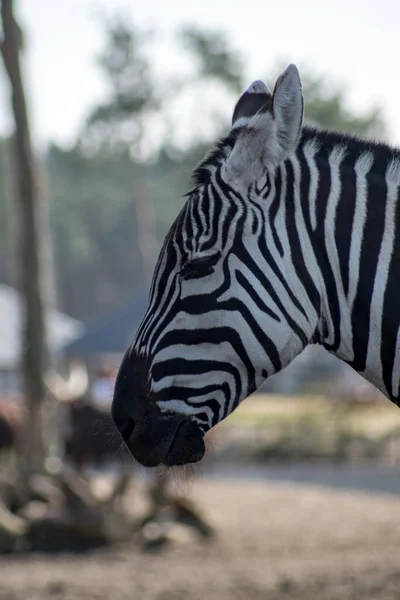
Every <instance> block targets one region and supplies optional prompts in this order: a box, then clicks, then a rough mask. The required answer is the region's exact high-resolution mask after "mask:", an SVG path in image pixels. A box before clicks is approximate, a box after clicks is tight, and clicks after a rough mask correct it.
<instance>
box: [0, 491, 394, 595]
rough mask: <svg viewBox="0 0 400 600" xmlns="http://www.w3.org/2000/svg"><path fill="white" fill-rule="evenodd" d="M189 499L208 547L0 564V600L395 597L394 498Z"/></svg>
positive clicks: (125, 548)
mask: <svg viewBox="0 0 400 600" xmlns="http://www.w3.org/2000/svg"><path fill="white" fill-rule="evenodd" d="M190 493H191V495H192V496H193V497H194V498H196V499H197V500H198V501H199V502H200V503H201V506H203V507H204V509H205V511H206V514H207V515H208V517H209V519H210V520H211V522H212V523H213V524H214V525H215V526H216V528H217V532H218V535H217V537H216V538H215V539H214V540H212V541H204V540H199V539H198V538H195V539H193V538H190V539H189V540H187V541H186V542H183V541H182V542H176V543H174V544H172V545H170V546H169V547H167V548H166V549H164V550H163V551H162V552H159V553H154V552H152V553H149V552H143V551H140V550H139V549H138V547H137V546H136V545H135V544H133V543H130V544H126V545H121V546H118V547H115V548H113V549H112V550H100V551H96V552H91V553H89V554H84V555H80V556H74V555H58V556H54V555H52V556H44V555H35V556H32V555H31V556H27V557H26V556H25V557H22V556H19V557H18V556H13V557H8V558H1V559H0V598H1V600H50V599H52V600H80V599H84V600H125V599H126V600H128V599H129V600H200V599H201V600H205V599H207V600H283V599H285V600H288V599H289V598H290V599H291V600H293V599H301V600H340V599H343V600H344V599H346V600H349V599H351V600H356V599H357V600H358V599H362V600H367V599H371V600H372V599H374V600H398V599H399V598H400V558H399V548H400V498H399V500H398V499H397V498H396V497H394V496H384V495H367V494H364V493H353V492H343V491H331V490H327V489H323V488H317V487H309V486H307V487H306V486H298V485H291V484H273V485H271V484H270V483H263V482H254V481H251V482H250V481H249V482H247V481H225V482H220V481H208V482H198V483H195V484H192V485H191V488H190Z"/></svg>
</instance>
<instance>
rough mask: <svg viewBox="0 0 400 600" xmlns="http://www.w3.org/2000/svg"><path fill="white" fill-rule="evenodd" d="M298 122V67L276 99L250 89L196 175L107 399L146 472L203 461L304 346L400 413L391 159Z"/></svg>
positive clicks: (395, 187) (399, 307)
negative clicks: (335, 360) (240, 409)
mask: <svg viewBox="0 0 400 600" xmlns="http://www.w3.org/2000/svg"><path fill="white" fill-rule="evenodd" d="M303 112H304V108H303V94H302V86H301V80H300V75H299V72H298V70H297V68H296V66H295V65H289V66H288V67H287V68H286V69H285V70H284V71H283V73H282V74H281V75H280V77H279V78H278V80H277V81H276V83H275V86H274V89H273V92H272V93H271V92H270V90H269V89H268V87H267V85H266V84H265V83H263V82H262V81H255V82H254V83H252V84H251V85H250V87H249V88H248V89H247V90H246V91H245V92H244V93H243V95H242V96H241V97H240V98H239V100H238V102H237V104H236V106H235V109H234V112H233V118H232V127H231V130H230V131H229V133H228V135H227V136H226V137H224V138H223V139H222V140H221V141H219V142H218V143H217V144H216V146H215V147H214V148H213V149H212V151H211V152H210V153H209V154H208V155H207V156H206V157H205V158H204V160H203V161H202V162H201V164H200V165H199V166H198V167H197V168H196V169H195V170H194V173H193V181H194V184H193V187H192V189H191V191H190V192H189V193H188V194H187V199H186V201H185V204H184V206H183V208H182V210H181V211H180V213H179V215H178V217H177V218H176V220H175V222H174V223H173V225H172V227H171V229H170V231H169V232H168V234H167V236H166V238H165V241H164V245H163V247H162V249H161V252H160V256H159V259H158V263H157V265H156V268H155V271H154V276H153V280H152V285H151V288H150V293H149V303H148V308H147V311H146V313H145V315H144V317H143V320H142V322H141V324H140V326H139V328H138V330H137V332H136V336H135V339H134V340H133V343H132V345H131V346H130V347H129V348H128V350H127V352H126V354H125V356H124V358H123V361H122V363H121V366H120V369H119V373H118V377H117V380H116V386H115V391H114V398H113V405H112V415H113V419H114V422H115V425H116V427H117V429H118V430H119V432H120V433H121V435H122V437H123V439H124V440H125V442H126V444H127V446H128V448H129V450H130V452H131V454H132V455H133V456H134V457H135V458H136V459H137V460H138V461H139V462H140V463H141V464H143V465H145V466H156V465H160V464H162V465H166V466H173V465H183V464H186V463H191V462H197V461H199V460H201V458H202V457H203V454H204V448H205V446H204V435H205V433H206V432H207V431H209V430H210V429H211V428H212V427H214V426H215V425H216V424H217V423H218V422H220V421H222V420H223V419H225V418H226V417H227V416H228V415H229V414H230V413H231V412H232V411H234V410H235V408H236V407H237V406H238V405H239V403H240V402H241V401H242V400H244V399H245V398H246V397H247V396H249V395H250V394H251V393H252V392H254V391H255V390H256V389H257V388H258V387H259V386H260V385H261V384H262V383H263V381H265V379H266V378H268V377H270V376H271V375H273V374H274V373H277V372H279V371H281V370H282V369H284V368H285V366H287V365H288V364H289V363H290V362H291V361H292V360H293V359H294V358H295V357H296V356H297V355H298V354H299V353H300V352H301V351H302V350H303V349H304V348H305V347H306V346H307V345H308V344H320V345H321V346H323V347H324V348H325V349H327V350H328V351H329V352H331V353H333V354H334V355H336V356H337V357H339V358H340V359H341V360H343V361H345V362H346V363H348V364H349V365H351V366H352V367H353V369H355V370H356V371H357V372H358V373H360V374H362V375H363V376H364V377H365V378H366V379H367V380H368V381H370V382H371V383H372V384H374V385H375V386H376V387H377V388H378V389H379V390H381V391H382V392H383V393H384V394H385V395H386V396H387V397H388V398H389V399H390V400H392V401H393V402H395V403H396V404H399V379H400V340H399V332H400V235H396V233H398V232H399V228H400V208H399V184H400V151H399V150H395V149H392V148H391V147H389V146H388V145H386V144H381V143H376V142H372V141H371V142H369V141H363V140H361V139H358V138H356V137H354V136H351V135H345V134H339V133H334V132H329V131H323V130H318V129H316V128H310V127H306V126H303ZM399 233H400V232H399Z"/></svg>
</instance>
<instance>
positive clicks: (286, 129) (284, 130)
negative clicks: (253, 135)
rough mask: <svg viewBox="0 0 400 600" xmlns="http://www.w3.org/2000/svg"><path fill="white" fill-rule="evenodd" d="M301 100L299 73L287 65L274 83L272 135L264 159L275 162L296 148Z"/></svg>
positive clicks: (301, 114)
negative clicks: (273, 125)
mask: <svg viewBox="0 0 400 600" xmlns="http://www.w3.org/2000/svg"><path fill="white" fill-rule="evenodd" d="M303 112H304V101H303V92H302V87H301V81H300V75H299V72H298V70H297V67H296V66H295V65H289V66H288V67H287V68H286V69H285V70H284V71H283V73H282V75H281V76H280V77H279V79H278V81H277V82H276V84H275V89H274V93H273V96H272V117H273V120H274V124H275V127H274V129H275V131H274V134H275V135H274V136H273V137H272V139H271V140H267V142H266V144H267V148H266V154H267V160H269V161H272V162H273V163H276V164H279V163H280V162H283V161H284V160H285V159H286V158H288V156H290V155H291V154H293V152H294V151H295V150H296V148H297V144H298V141H299V137H300V132H301V126H302V124H303Z"/></svg>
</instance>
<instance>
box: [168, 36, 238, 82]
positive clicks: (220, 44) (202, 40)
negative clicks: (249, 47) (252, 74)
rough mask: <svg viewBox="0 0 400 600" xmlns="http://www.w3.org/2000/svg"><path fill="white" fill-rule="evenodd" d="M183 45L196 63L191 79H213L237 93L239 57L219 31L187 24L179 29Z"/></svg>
mask: <svg viewBox="0 0 400 600" xmlns="http://www.w3.org/2000/svg"><path fill="white" fill-rule="evenodd" d="M180 38H181V40H182V42H183V45H184V47H185V48H186V49H187V50H188V51H189V52H190V54H191V55H192V57H193V58H194V60H195V63H196V65H197V70H196V71H195V75H194V80H203V81H208V80H214V81H215V82H217V83H218V84H222V85H224V86H225V87H226V88H227V89H228V90H229V91H232V92H234V93H237V94H239V93H240V91H241V90H242V88H243V70H244V68H243V59H242V57H241V56H240V55H239V54H238V53H237V52H235V51H234V50H233V49H232V48H231V47H230V44H229V41H228V39H227V37H226V35H225V34H224V32H221V31H206V30H201V29H199V28H197V27H194V26H188V27H185V28H183V29H182V31H181V32H180Z"/></svg>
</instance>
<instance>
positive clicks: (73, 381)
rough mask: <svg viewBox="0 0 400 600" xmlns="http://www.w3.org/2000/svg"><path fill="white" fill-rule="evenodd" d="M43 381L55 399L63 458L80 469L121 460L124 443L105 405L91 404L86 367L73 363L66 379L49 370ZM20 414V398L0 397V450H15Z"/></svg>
mask: <svg viewBox="0 0 400 600" xmlns="http://www.w3.org/2000/svg"><path fill="white" fill-rule="evenodd" d="M46 383H47V386H48V388H49V390H50V392H51V394H52V396H53V397H54V398H55V399H56V401H57V402H58V406H57V421H58V424H59V429H60V436H61V447H62V448H63V458H64V461H65V462H67V463H69V464H70V465H71V466H72V467H73V468H74V469H76V470H77V471H79V472H83V470H84V469H85V468H86V467H89V466H91V467H99V466H101V465H103V464H105V463H106V462H111V461H119V462H121V454H120V451H121V447H122V446H123V442H122V440H121V438H120V436H119V435H118V433H117V432H116V431H115V429H114V427H113V424H112V421H111V417H110V416H109V411H108V410H107V407H105V406H104V408H100V407H98V406H95V405H94V403H93V401H92V398H91V395H90V392H89V391H88V390H89V378H88V375H87V372H86V369H84V368H83V367H82V366H79V365H75V366H74V368H73V369H72V370H71V373H70V377H69V379H68V380H64V379H63V378H62V377H61V376H60V375H58V374H57V373H55V372H52V373H51V374H49V375H48V377H47V379H46ZM110 403H111V398H110ZM23 417H24V407H23V405H22V403H21V401H20V400H18V399H16V398H11V397H10V398H8V397H7V398H3V399H0V452H1V451H3V450H15V448H16V445H17V443H18V438H19V435H20V432H21V431H22V424H23Z"/></svg>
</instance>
